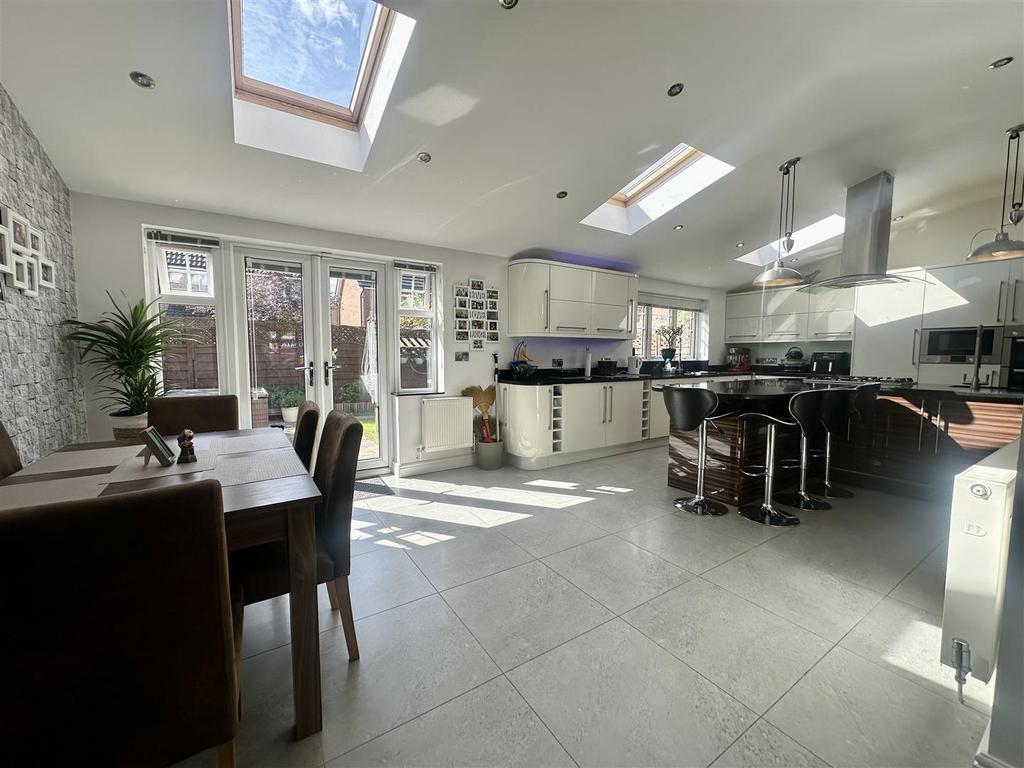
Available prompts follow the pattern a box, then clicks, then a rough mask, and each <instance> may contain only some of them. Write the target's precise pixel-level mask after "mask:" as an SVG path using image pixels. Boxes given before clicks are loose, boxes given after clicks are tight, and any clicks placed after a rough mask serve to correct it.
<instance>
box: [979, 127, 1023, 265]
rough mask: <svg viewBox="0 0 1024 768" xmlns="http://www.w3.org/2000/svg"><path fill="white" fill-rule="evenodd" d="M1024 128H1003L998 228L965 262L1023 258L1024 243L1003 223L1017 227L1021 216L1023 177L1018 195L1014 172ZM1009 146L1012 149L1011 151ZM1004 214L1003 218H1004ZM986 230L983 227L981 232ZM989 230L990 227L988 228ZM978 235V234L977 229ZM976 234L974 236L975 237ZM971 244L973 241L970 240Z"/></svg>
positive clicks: (1017, 165) (1018, 160) (1016, 167)
mask: <svg viewBox="0 0 1024 768" xmlns="http://www.w3.org/2000/svg"><path fill="white" fill-rule="evenodd" d="M1022 131H1024V123H1022V124H1021V125H1015V126H1013V128H1009V129H1008V130H1007V131H1006V135H1007V139H1006V171H1005V172H1004V174H1003V205H1002V207H1001V208H1000V209H999V219H1000V221H999V231H998V232H997V233H996V237H995V239H994V240H993V241H992V242H990V243H982V244H981V245H979V246H978V247H977V248H975V249H973V250H972V251H971V253H970V255H969V256H968V257H967V261H972V262H973V261H1001V260H1002V259H1019V258H1021V257H1024V242H1022V241H1020V240H1011V239H1010V235H1009V233H1008V232H1007V231H1006V222H1007V221H1009V222H1010V224H1012V225H1014V226H1016V225H1017V224H1020V222H1021V220H1022V219H1024V210H1022V207H1024V176H1022V177H1021V188H1020V193H1019V197H1018V192H1017V172H1018V170H1019V167H1020V134H1021V132H1022ZM1011 147H1012V148H1013V152H1012V153H1011ZM1011 154H1013V156H1014V159H1013V183H1012V184H1010V211H1009V213H1008V214H1007V211H1006V186H1007V184H1008V183H1009V181H1010V155H1011ZM1004 216H1005V218H1004ZM984 231H986V230H982V232H984ZM988 231H991V230H988ZM978 234H981V232H979V233H978ZM977 236H978V235H975V237H977ZM971 245H974V241H973V240H972V241H971Z"/></svg>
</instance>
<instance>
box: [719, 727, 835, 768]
mask: <svg viewBox="0 0 1024 768" xmlns="http://www.w3.org/2000/svg"><path fill="white" fill-rule="evenodd" d="M711 768H828V765H826V764H825V762H823V761H822V760H819V759H818V758H817V757H816V756H815V755H814V754H812V753H811V752H810V751H808V750H807V749H804V748H803V747H802V746H800V745H799V744H797V743H796V742H795V741H793V740H792V739H791V738H789V736H787V735H786V734H784V733H783V732H782V731H780V730H779V729H778V728H776V727H775V726H773V725H772V724H771V723H768V722H765V721H764V720H758V721H757V722H756V723H754V724H753V725H752V726H750V729H749V730H748V731H747V732H746V733H744V734H743V735H742V736H740V737H739V739H737V740H736V743H735V744H733V745H732V746H731V747H729V748H728V749H727V750H725V752H724V753H723V754H722V756H721V757H719V758H718V759H717V760H715V762H714V763H712V764H711Z"/></svg>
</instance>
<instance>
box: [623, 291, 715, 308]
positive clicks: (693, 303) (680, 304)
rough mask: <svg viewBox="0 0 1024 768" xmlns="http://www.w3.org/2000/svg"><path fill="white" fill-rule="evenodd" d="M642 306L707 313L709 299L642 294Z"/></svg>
mask: <svg viewBox="0 0 1024 768" xmlns="http://www.w3.org/2000/svg"><path fill="white" fill-rule="evenodd" d="M639 303H640V304H651V305H653V306H655V307H669V308H670V309H689V310H692V311H694V312H706V311H707V304H708V302H707V299H688V298H685V297H683V296H663V295H662V294H659V293H646V292H644V291H641V292H640V295H639Z"/></svg>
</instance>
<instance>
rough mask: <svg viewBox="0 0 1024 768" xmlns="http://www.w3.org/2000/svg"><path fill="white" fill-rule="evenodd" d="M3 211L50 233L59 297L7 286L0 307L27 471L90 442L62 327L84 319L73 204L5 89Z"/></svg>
mask: <svg viewBox="0 0 1024 768" xmlns="http://www.w3.org/2000/svg"><path fill="white" fill-rule="evenodd" d="M0 204H3V205H5V206H8V207H9V208H12V209H13V210H15V211H17V212H18V213H20V214H21V215H22V216H24V217H26V218H27V219H28V220H29V222H30V223H31V224H32V226H34V227H35V228H37V229H39V230H41V231H43V232H45V233H46V234H45V241H46V255H47V257H48V258H49V259H50V260H52V261H54V262H55V263H56V264H57V287H56V289H46V288H41V289H40V291H39V295H38V296H25V295H23V294H22V293H21V291H19V290H18V289H16V288H15V287H14V286H13V283H12V278H11V276H10V275H0V280H3V281H4V286H3V294H4V300H3V301H0V421H3V423H4V426H6V427H7V431H8V432H10V433H11V436H12V437H13V438H14V444H15V445H16V446H17V448H18V452H19V453H20V455H21V460H22V463H24V464H28V463H29V462H30V461H34V460H35V459H37V458H39V457H40V456H42V455H45V454H46V453H48V452H50V451H52V450H54V449H55V448H59V447H60V446H61V445H64V444H66V443H72V442H76V441H82V440H84V439H85V435H86V426H85V397H84V394H83V388H82V367H81V365H80V364H79V362H78V354H77V352H76V351H75V350H74V348H73V347H72V346H71V345H70V344H66V343H65V342H63V341H61V327H60V323H61V321H62V320H65V319H68V318H74V317H77V316H78V299H77V297H76V294H75V265H74V261H73V258H72V251H71V196H70V194H69V192H68V188H67V185H66V184H65V183H64V180H63V179H61V177H60V174H59V173H57V169H56V168H55V167H54V166H53V163H51V162H50V158H48V157H47V156H46V152H45V151H43V148H42V147H41V146H40V144H39V141H38V140H37V139H36V137H35V136H34V135H33V134H32V131H31V129H30V128H29V126H28V123H26V122H25V120H24V118H22V116H21V113H20V112H19V111H18V108H17V107H16V106H15V104H14V102H13V101H12V100H11V97H10V95H9V94H8V93H7V91H6V90H5V89H4V87H3V85H0Z"/></svg>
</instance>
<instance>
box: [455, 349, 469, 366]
mask: <svg viewBox="0 0 1024 768" xmlns="http://www.w3.org/2000/svg"><path fill="white" fill-rule="evenodd" d="M455 362H456V363H468V362H469V352H465V351H463V352H456V353H455Z"/></svg>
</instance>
